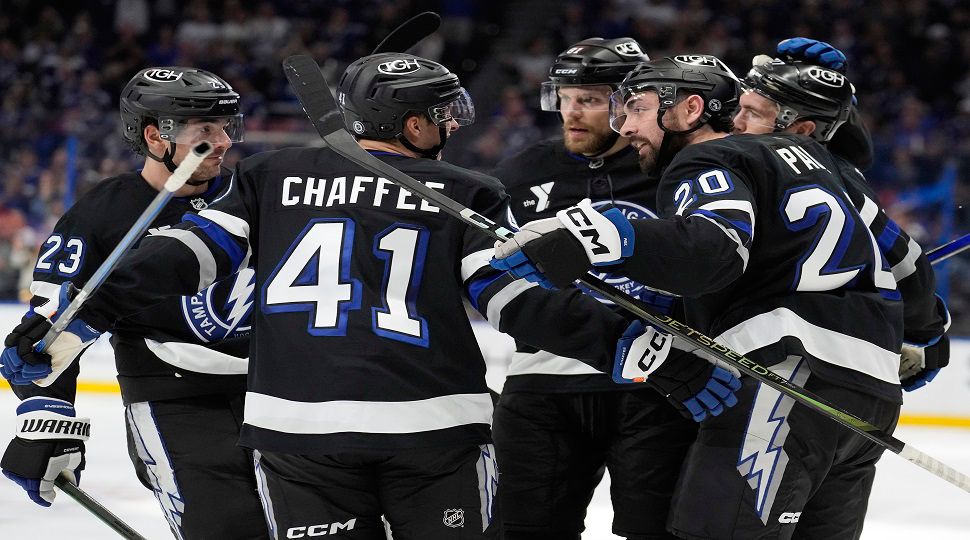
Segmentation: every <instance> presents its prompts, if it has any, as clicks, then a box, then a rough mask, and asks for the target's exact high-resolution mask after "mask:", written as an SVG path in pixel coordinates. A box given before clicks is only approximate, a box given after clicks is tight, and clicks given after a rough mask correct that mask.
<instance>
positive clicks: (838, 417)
mask: <svg viewBox="0 0 970 540" xmlns="http://www.w3.org/2000/svg"><path fill="white" fill-rule="evenodd" d="M283 71H284V73H285V74H286V78H287V80H288V81H289V83H290V85H291V86H292V88H293V91H294V92H295V93H296V95H297V97H298V98H299V99H300V103H301V104H302V105H303V109H304V111H305V112H306V113H307V116H309V118H310V121H311V122H312V123H313V126H314V127H315V128H316V130H317V132H318V133H319V135H320V136H321V137H322V138H323V140H324V141H326V143H327V146H328V147H329V148H330V149H331V150H333V151H334V152H336V153H337V154H339V155H340V156H342V157H344V158H346V159H347V160H349V161H351V162H353V163H355V164H357V165H358V166H360V167H363V168H365V169H367V170H369V171H371V172H373V173H375V174H379V175H381V176H382V177H384V178H387V179H388V180H390V181H391V182H393V183H395V184H397V185H399V186H401V187H403V188H405V189H407V190H408V191H410V192H411V193H413V194H415V195H417V196H418V197H419V198H421V199H424V200H425V201H427V202H429V203H431V204H434V205H436V206H438V207H439V208H442V209H443V210H444V211H445V212H447V213H448V214H451V215H452V216H455V217H457V218H458V219H460V220H462V221H464V222H465V223H466V224H468V225H471V226H474V227H477V228H478V229H480V230H482V231H483V232H485V233H486V234H488V235H489V236H491V237H492V238H494V239H496V240H505V239H508V238H509V237H510V236H511V235H512V232H511V231H509V230H508V229H506V228H504V227H502V226H500V225H498V224H496V223H494V222H493V221H491V220H490V219H488V218H486V217H485V216H482V215H481V214H478V213H477V212H475V211H474V210H472V209H470V208H466V207H465V206H462V205H461V204H459V203H458V202H457V201H455V200H453V199H451V198H449V197H447V196H445V195H443V194H441V193H439V192H437V191H435V190H433V189H431V188H429V187H427V186H425V185H424V184H422V183H421V182H419V181H418V180H415V179H414V178H412V177H411V176H409V175H407V174H405V173H403V172H401V171H399V170H397V169H395V168H394V167H392V166H390V165H388V164H386V163H384V162H383V161H381V160H379V159H377V158H375V157H374V156H371V155H370V154H368V153H367V152H366V151H364V150H363V149H362V148H361V147H360V146H359V145H358V144H357V141H356V140H355V139H354V138H353V137H352V136H351V135H350V132H349V131H347V130H346V129H345V127H344V123H343V117H342V116H341V113H340V110H339V109H338V107H337V104H336V102H335V101H334V99H333V96H332V95H331V94H330V89H329V88H328V87H327V84H326V81H325V80H324V78H323V75H322V74H321V72H320V68H319V66H318V65H317V64H316V62H314V60H313V59H312V58H310V57H309V56H306V55H297V56H291V57H289V58H287V59H286V60H284V61H283ZM580 282H581V283H582V284H583V285H585V286H586V287H588V288H589V289H591V290H594V291H596V292H598V293H600V294H602V295H603V296H604V297H606V298H608V299H609V300H611V301H613V302H614V303H615V304H617V305H618V306H621V307H623V308H625V309H627V310H628V311H630V312H631V313H633V314H634V315H636V316H638V317H641V318H643V319H644V320H646V321H647V322H649V323H651V324H654V325H657V326H659V327H660V328H663V329H664V330H666V331H667V332H669V333H671V334H674V335H675V336H677V337H679V338H680V339H681V340H684V341H687V342H690V343H693V344H694V345H695V346H696V347H697V348H696V349H694V351H695V352H699V353H700V354H702V355H704V356H705V357H707V358H710V359H713V360H714V361H718V362H723V363H726V364H728V365H730V366H733V367H734V368H736V369H738V370H739V371H741V372H743V373H745V374H747V375H749V376H751V377H754V378H755V379H757V380H759V381H761V382H762V383H764V384H766V385H768V386H770V387H772V388H774V389H775V390H778V391H779V392H781V393H783V394H785V395H788V396H789V397H791V398H792V399H794V400H796V401H798V402H800V403H802V404H803V405H806V406H808V407H809V408H810V409H813V410H815V411H816V412H819V413H821V414H823V415H825V416H828V417H829V418H831V419H833V420H835V421H837V422H839V423H840V424H842V425H844V426H846V427H847V428H849V429H851V430H853V431H855V432H856V433H858V434H860V435H862V436H863V437H865V438H867V439H869V440H870V441H872V442H873V443H875V444H877V445H879V446H881V447H883V448H886V449H887V450H890V451H891V452H893V453H895V454H899V455H900V456H902V457H903V458H905V459H907V460H908V461H911V462H912V463H915V464H917V465H919V466H920V467H922V468H924V469H926V470H927V471H929V472H931V473H933V474H934V475H936V476H938V477H940V478H942V479H944V480H946V481H948V482H950V483H951V484H953V485H955V486H957V487H959V488H960V489H963V490H964V491H968V492H970V477H968V476H966V475H964V474H963V473H961V472H959V471H957V470H956V469H953V468H952V467H950V466H948V465H946V464H944V463H942V462H940V461H938V460H937V459H935V458H933V457H931V456H929V455H927V454H924V453H923V452H921V451H919V450H916V449H915V448H913V447H912V446H910V445H907V444H905V443H903V442H902V441H900V440H898V439H896V438H895V437H893V436H892V435H890V434H888V433H886V432H885V431H883V430H881V429H879V428H878V427H876V426H874V425H872V424H870V423H869V422H866V421H865V420H863V419H861V418H858V417H856V416H854V415H852V414H850V413H848V412H846V411H843V410H842V409H840V408H838V407H836V406H834V405H832V404H830V403H828V402H826V401H825V400H824V399H822V398H820V397H818V396H816V395H815V394H813V393H811V392H809V391H807V390H805V389H803V388H800V387H798V386H796V385H794V384H793V383H792V382H791V381H789V380H788V379H785V378H784V377H782V376H780V375H778V374H776V373H774V372H773V371H771V370H770V369H768V368H766V367H764V366H761V365H760V364H758V363H757V362H754V361H753V360H750V359H748V358H745V357H744V356H743V355H741V354H739V353H737V352H735V351H733V350H731V349H730V348H728V347H726V346H724V345H722V344H720V343H717V342H715V341H714V340H713V339H711V338H709V337H707V336H705V335H704V334H702V333H700V332H698V331H697V330H694V329H693V328H690V327H689V326H687V325H685V324H683V323H681V322H678V321H676V320H674V319H672V318H670V317H668V316H666V315H661V314H656V313H654V312H653V310H652V308H650V307H648V306H646V305H645V304H643V303H642V302H640V301H639V300H637V299H635V298H633V297H631V296H629V295H628V294H626V293H623V292H622V291H619V290H617V289H615V288H613V287H611V286H609V285H608V284H606V283H605V282H603V281H602V280H600V279H598V278H596V277H594V276H586V277H584V278H583V279H582V280H580Z"/></svg>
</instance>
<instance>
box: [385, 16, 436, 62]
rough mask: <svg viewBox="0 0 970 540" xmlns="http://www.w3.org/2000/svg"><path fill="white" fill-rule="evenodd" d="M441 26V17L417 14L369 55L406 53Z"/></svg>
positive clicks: (402, 24)
mask: <svg viewBox="0 0 970 540" xmlns="http://www.w3.org/2000/svg"><path fill="white" fill-rule="evenodd" d="M439 26H441V16H440V15H438V14H437V13H435V12H433V11H425V12H423V13H418V14H417V15H415V16H414V17H411V18H410V19H408V20H406V21H404V22H403V23H401V25H400V26H398V27H397V28H395V29H394V30H392V31H391V33H390V34H388V35H387V37H385V38H384V41H381V42H380V43H379V44H378V45H377V47H375V48H374V51H373V52H371V54H377V53H383V52H406V51H407V50H408V49H410V48H411V47H414V46H415V45H417V44H418V42H419V41H421V40H422V39H424V38H426V37H428V36H430V35H431V34H433V33H435V31H437V30H438V27H439Z"/></svg>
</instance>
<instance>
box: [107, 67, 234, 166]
mask: <svg viewBox="0 0 970 540" xmlns="http://www.w3.org/2000/svg"><path fill="white" fill-rule="evenodd" d="M190 119H225V120H226V124H225V127H224V128H223V129H224V130H225V131H226V134H227V135H228V136H229V138H230V140H232V141H233V142H240V141H242V140H243V115H242V114H240V112H239V94H237V93H236V92H235V91H233V89H232V87H231V86H229V83H227V82H226V81H224V80H223V79H221V78H220V77H218V76H216V75H214V74H212V73H209V72H208V71H205V70H201V69H196V68H186V67H151V68H147V69H143V70H141V71H139V72H138V73H137V74H136V75H135V76H134V77H132V79H131V80H130V81H128V84H127V85H125V88H124V90H122V92H121V122H122V126H123V129H124V133H123V136H124V138H125V140H126V141H128V143H129V144H130V145H131V147H132V148H133V149H134V150H135V151H136V152H137V153H139V154H143V155H149V156H151V154H150V152H149V151H148V146H147V144H146V143H145V138H144V137H143V136H142V131H143V130H144V129H145V126H146V125H148V123H149V122H151V123H154V124H155V125H157V126H158V130H159V133H160V136H161V138H162V139H165V140H167V141H170V142H172V143H177V142H185V143H189V144H192V143H193V142H196V141H192V140H187V139H188V138H193V137H190V136H189V135H190V134H189V131H188V130H189V129H190V128H189V124H188V123H187V122H188V120H190ZM200 140H201V139H200ZM170 153H172V154H173V153H174V152H172V151H171V150H170V151H169V152H167V153H166V155H168V154H170ZM151 157H153V158H155V159H158V160H159V161H163V162H165V161H170V160H171V158H170V157H169V158H168V159H167V160H166V159H165V158H161V159H159V158H157V157H155V156H151ZM173 166H174V165H170V166H169V168H170V169H171V168H172V167H173Z"/></svg>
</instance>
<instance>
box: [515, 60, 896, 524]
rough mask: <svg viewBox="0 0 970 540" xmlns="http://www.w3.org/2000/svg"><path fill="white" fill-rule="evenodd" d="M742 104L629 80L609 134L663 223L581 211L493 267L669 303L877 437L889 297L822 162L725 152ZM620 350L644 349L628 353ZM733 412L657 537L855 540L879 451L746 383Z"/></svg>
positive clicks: (892, 295) (640, 78)
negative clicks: (621, 142) (647, 177)
mask: <svg viewBox="0 0 970 540" xmlns="http://www.w3.org/2000/svg"><path fill="white" fill-rule="evenodd" d="M739 96H740V84H739V81H738V80H737V78H736V77H735V76H734V74H733V73H732V72H731V71H730V70H729V69H727V68H726V67H725V66H724V65H723V63H722V62H721V61H720V60H718V59H716V58H714V57H711V56H705V55H681V56H677V57H673V58H664V59H662V60H658V61H652V62H648V63H646V64H641V65H640V66H639V67H638V68H637V69H636V70H634V71H633V72H631V73H630V75H629V76H628V77H627V78H626V80H625V81H624V83H623V84H622V85H621V87H620V90H618V91H617V92H616V93H615V94H614V96H613V99H612V101H611V125H612V126H613V127H614V128H615V129H617V130H618V131H619V132H620V134H621V135H623V136H626V137H628V138H630V140H631V143H632V145H633V146H634V148H635V149H636V150H637V153H638V156H639V161H640V164H641V167H642V168H643V169H644V170H645V171H653V170H658V171H663V172H662V177H661V180H660V187H659V196H658V199H657V200H658V205H660V206H661V208H660V210H661V217H662V218H663V219H657V220H629V221H625V220H620V219H617V216H616V215H615V214H614V215H613V216H609V217H606V216H603V215H601V214H599V213H597V212H596V211H595V210H593V209H592V208H591V207H590V206H589V205H588V204H581V205H578V206H576V207H573V208H571V209H569V210H567V211H566V212H565V213H561V214H560V216H562V219H560V218H556V222H554V221H551V220H546V221H544V222H543V221H540V222H533V223H532V224H529V225H526V226H524V228H523V230H522V231H520V232H519V233H517V234H516V238H515V239H513V241H509V242H506V243H504V244H501V245H500V246H498V247H497V249H496V256H497V257H499V260H497V261H496V264H497V265H498V266H500V267H503V268H511V269H512V271H513V272H515V273H517V274H519V275H521V276H527V278H528V279H532V280H536V281H538V282H541V283H544V284H552V285H556V286H560V287H562V286H566V285H568V284H569V283H571V282H572V280H573V279H575V278H576V277H578V276H580V275H582V273H583V272H585V271H586V270H587V269H589V268H590V266H591V265H596V266H598V267H605V268H608V269H610V270H611V271H615V272H617V273H622V274H624V275H627V276H629V277H630V278H631V279H635V280H637V281H640V282H642V283H644V284H646V285H649V286H652V287H656V288H659V289H663V290H667V291H670V292H672V293H676V294H680V295H682V296H684V298H685V304H686V309H687V313H688V323H689V324H691V326H692V327H694V328H696V329H698V330H700V331H701V332H704V333H705V334H708V335H711V336H715V339H716V340H717V341H719V342H722V343H724V344H726V345H728V346H729V347H731V348H733V349H734V350H736V351H738V352H740V353H742V354H746V355H749V356H750V357H751V358H752V359H754V360H755V361H757V362H759V363H761V364H762V365H769V366H772V367H773V369H774V370H775V371H776V372H778V373H780V374H782V375H783V376H785V377H787V378H789V379H790V380H793V381H794V382H796V383H797V384H800V385H803V386H805V387H806V388H807V389H809V390H811V391H812V392H814V393H816V394H818V395H820V396H821V397H823V398H825V399H827V400H829V401H832V402H833V403H836V404H838V405H840V406H842V407H844V408H846V409H847V410H850V411H852V412H853V413H855V414H856V415H859V416H861V417H863V418H866V419H868V421H870V422H871V423H873V424H874V425H876V426H878V427H880V429H884V430H887V431H891V430H892V429H893V428H894V426H895V423H896V421H897V418H898V414H899V404H900V403H901V392H900V385H899V376H898V366H899V350H900V346H901V341H902V330H903V317H902V306H901V305H900V304H901V303H900V302H899V301H898V300H896V299H898V291H896V283H895V280H894V279H893V277H892V274H891V273H890V272H888V271H887V270H884V269H883V267H882V259H881V254H880V253H879V249H878V244H877V241H876V239H875V238H874V237H873V236H872V234H871V233H870V231H869V230H868V229H867V228H866V223H865V221H864V219H863V217H862V216H861V215H860V214H859V212H857V211H856V210H855V209H854V207H853V205H852V201H851V200H850V199H849V197H848V196H847V195H846V194H845V185H846V181H845V180H844V179H842V178H841V174H840V171H839V168H838V166H837V164H836V163H835V162H834V161H833V159H832V158H831V156H830V154H829V153H828V152H827V151H826V150H825V149H824V148H823V147H821V146H820V145H818V143H817V142H815V141H813V140H812V139H809V138H807V137H804V136H800V135H793V134H781V133H779V134H774V135H770V136H769V135H736V136H732V137H726V135H727V133H728V132H729V131H730V130H731V118H732V116H733V115H734V112H735V109H736V107H737V103H738V98H739ZM557 222H558V223H557ZM577 260H578V261H579V262H578V263H577V262H576V261H577ZM644 337H648V338H654V339H655V338H656V336H650V335H649V332H648V333H647V334H645V335H644ZM638 342H639V344H638ZM624 350H625V351H630V350H634V351H639V352H643V351H645V350H651V349H650V348H649V344H647V343H644V342H643V341H642V338H638V339H636V340H634V341H633V345H632V346H631V347H627V348H625V349H624ZM664 352H665V351H664V350H659V351H657V354H658V355H661V356H662V354H663V353H664ZM618 372H619V373H618V374H619V375H620V377H621V378H623V379H629V380H643V379H645V380H647V381H649V379H650V377H651V375H652V374H651V373H650V370H649V366H648V365H647V364H645V363H644V362H642V361H641V358H640V356H639V355H634V356H632V357H630V358H627V357H622V356H621V357H620V358H618ZM737 396H738V399H739V404H738V405H737V406H735V407H733V408H730V409H727V410H726V411H725V412H723V413H722V414H721V415H720V416H716V417H711V418H708V419H707V420H706V421H705V422H704V423H702V424H701V426H700V431H699V433H698V439H697V442H696V443H695V444H694V446H693V447H692V448H691V451H690V454H689V455H688V458H687V461H686V463H685V467H684V470H683V472H682V474H681V478H680V480H679V481H678V486H677V490H676V492H675V494H674V499H673V505H672V509H671V518H670V530H671V532H673V533H674V534H676V535H678V536H681V537H684V538H746V539H748V538H752V539H755V538H790V537H792V535H794V534H797V535H798V536H799V537H805V538H834V539H839V538H858V536H859V535H860V534H861V530H862V522H863V518H864V516H865V510H866V503H867V500H868V495H869V491H870V490H871V487H872V479H873V477H874V474H875V467H874V465H875V462H876V460H878V458H879V456H880V455H881V453H882V448H881V447H878V446H876V445H875V444H873V443H871V442H868V441H867V440H866V439H864V438H862V437H860V436H858V435H856V434H853V433H850V432H847V431H844V430H842V429H839V428H835V427H834V425H833V424H832V423H831V421H830V420H828V419H825V418H823V417H822V416H820V415H818V414H816V413H815V412H813V411H809V410H807V409H806V408H803V407H793V406H792V405H793V401H792V400H791V399H790V398H785V397H782V396H781V395H780V394H779V393H778V392H776V391H774V390H771V389H770V388H768V387H762V386H761V385H760V384H759V383H758V382H757V381H756V380H753V379H745V380H744V381H743V386H742V388H741V389H740V390H739V391H738V395H737Z"/></svg>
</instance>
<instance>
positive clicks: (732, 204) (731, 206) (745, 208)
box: [697, 200, 754, 239]
mask: <svg viewBox="0 0 970 540" xmlns="http://www.w3.org/2000/svg"><path fill="white" fill-rule="evenodd" d="M697 209H698V210H711V211H714V210H740V211H742V212H744V213H746V214H748V217H750V218H751V233H752V239H753V238H754V236H753V235H754V207H753V206H751V201H736V200H724V201H711V202H709V203H707V204H702V205H701V206H699V207H698V208H697Z"/></svg>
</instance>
